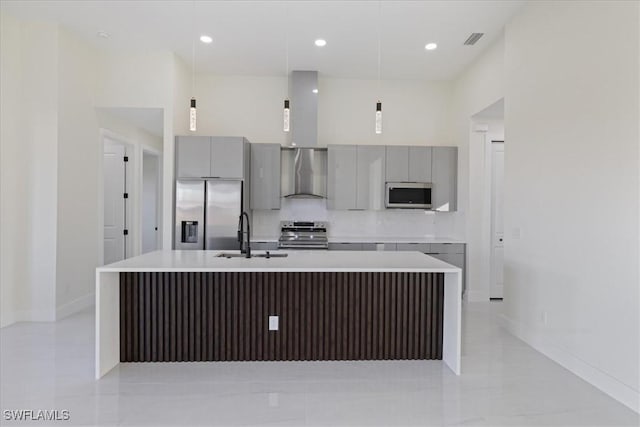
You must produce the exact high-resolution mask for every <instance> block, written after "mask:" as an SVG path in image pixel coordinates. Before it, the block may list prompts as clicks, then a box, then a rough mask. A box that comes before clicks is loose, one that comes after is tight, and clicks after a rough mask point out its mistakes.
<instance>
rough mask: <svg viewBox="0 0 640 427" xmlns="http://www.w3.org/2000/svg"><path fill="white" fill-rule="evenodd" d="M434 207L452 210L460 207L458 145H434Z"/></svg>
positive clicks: (432, 190)
mask: <svg viewBox="0 0 640 427" xmlns="http://www.w3.org/2000/svg"><path fill="white" fill-rule="evenodd" d="M432 155H433V160H432V174H433V178H432V180H431V182H432V184H433V187H432V189H431V205H432V209H433V210H435V211H441V212H451V211H455V210H457V208H458V203H457V200H458V188H457V187H458V184H457V179H458V178H457V177H458V147H433V154H432Z"/></svg>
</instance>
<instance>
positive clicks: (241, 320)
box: [95, 251, 461, 378]
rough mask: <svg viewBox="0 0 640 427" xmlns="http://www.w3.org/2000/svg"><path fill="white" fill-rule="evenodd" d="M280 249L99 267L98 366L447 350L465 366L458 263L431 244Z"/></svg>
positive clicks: (381, 356) (446, 357) (450, 360)
mask: <svg viewBox="0 0 640 427" xmlns="http://www.w3.org/2000/svg"><path fill="white" fill-rule="evenodd" d="M226 253H228V254H230V255H234V252H233V251H228V252H226ZM278 253H279V254H286V257H285V256H282V257H275V256H274V257H271V258H265V257H253V258H250V259H247V258H241V257H224V256H220V255H221V252H220V251H157V252H152V253H149V254H145V255H141V256H138V257H134V258H130V259H127V260H124V261H121V262H117V263H114V264H110V265H107V266H104V267H99V268H98V269H96V371H95V374H96V378H101V377H102V376H103V375H105V374H106V373H107V372H109V371H110V370H111V369H112V368H113V367H115V366H116V365H117V364H118V363H120V362H169V361H178V362H179V361H231V360H234V361H237V360H247V361H249V360H403V359H442V360H443V362H444V363H445V364H446V365H447V366H448V367H449V368H450V369H451V370H452V371H453V372H455V373H456V374H460V352H461V349H460V335H461V331H460V327H461V319H460V317H461V297H460V291H461V270H460V269H459V268H457V267H454V266H452V265H450V264H447V263H445V262H442V261H439V260H437V259H435V258H432V257H430V256H427V255H424V254H422V253H420V252H382V251H381V252H356V251H328V252H325V251H288V252H278ZM262 254H264V253H262ZM273 254H274V255H275V254H276V252H274V253H273ZM254 255H259V254H257V253H254Z"/></svg>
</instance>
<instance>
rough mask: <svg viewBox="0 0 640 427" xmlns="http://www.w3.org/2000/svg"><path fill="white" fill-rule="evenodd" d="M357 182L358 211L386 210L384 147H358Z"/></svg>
mask: <svg viewBox="0 0 640 427" xmlns="http://www.w3.org/2000/svg"><path fill="white" fill-rule="evenodd" d="M356 181H357V182H356V209H368V210H380V209H384V182H385V147H384V146H382V145H378V146H375V145H358V146H357V150H356Z"/></svg>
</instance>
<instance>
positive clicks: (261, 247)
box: [251, 242, 278, 251]
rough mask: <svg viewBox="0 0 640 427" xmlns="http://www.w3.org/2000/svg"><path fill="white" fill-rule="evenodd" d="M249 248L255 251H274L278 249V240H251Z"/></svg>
mask: <svg viewBox="0 0 640 427" xmlns="http://www.w3.org/2000/svg"><path fill="white" fill-rule="evenodd" d="M251 249H252V250H256V251H275V250H277V249H278V242H251Z"/></svg>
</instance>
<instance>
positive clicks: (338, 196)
mask: <svg viewBox="0 0 640 427" xmlns="http://www.w3.org/2000/svg"><path fill="white" fill-rule="evenodd" d="M327 155H328V166H327V207H328V208H329V209H356V167H357V166H356V159H357V150H356V146H355V145H330V146H329V147H328V153H327Z"/></svg>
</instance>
